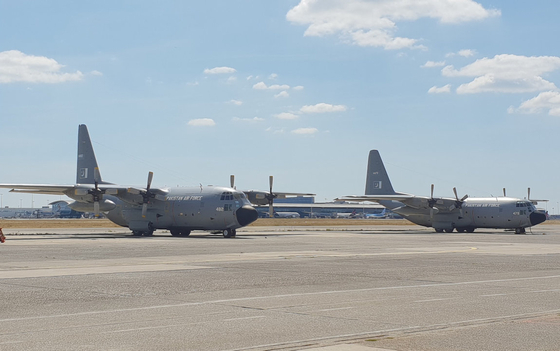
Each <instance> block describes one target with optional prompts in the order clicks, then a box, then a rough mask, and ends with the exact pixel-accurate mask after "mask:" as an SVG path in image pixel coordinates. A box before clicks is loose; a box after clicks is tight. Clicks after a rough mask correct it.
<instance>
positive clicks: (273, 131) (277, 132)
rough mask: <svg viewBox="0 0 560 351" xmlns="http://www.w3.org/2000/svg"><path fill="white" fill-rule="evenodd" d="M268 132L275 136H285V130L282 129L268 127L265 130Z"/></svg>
mask: <svg viewBox="0 0 560 351" xmlns="http://www.w3.org/2000/svg"><path fill="white" fill-rule="evenodd" d="M265 131H266V132H272V133H273V134H283V133H284V128H282V129H274V128H272V127H268V128H266V129H265Z"/></svg>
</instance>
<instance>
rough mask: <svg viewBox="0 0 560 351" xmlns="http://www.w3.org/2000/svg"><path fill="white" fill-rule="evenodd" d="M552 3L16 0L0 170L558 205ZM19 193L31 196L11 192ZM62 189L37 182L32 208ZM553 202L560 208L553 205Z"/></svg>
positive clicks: (9, 5)
mask: <svg viewBox="0 0 560 351" xmlns="http://www.w3.org/2000/svg"><path fill="white" fill-rule="evenodd" d="M558 13H560V3H558V2H554V1H533V2H511V1H471V0H456V1H453V2H449V1H444V0H427V1H423V2H417V1H414V0H399V1H389V0H383V1H382V0H377V1H365V0H361V1H358V0H327V1H312V0H302V1H299V0H279V1H259V0H254V1H203V2H198V1H197V2H194V1H158V2H152V1H78V2H77V1H48V2H41V1H17V2H16V1H1V0H0V31H1V33H3V35H2V36H1V39H0V130H1V131H2V138H1V141H2V147H1V148H0V160H1V163H0V164H1V167H0V182H3V183H53V184H73V183H74V181H75V162H76V138H77V129H78V124H81V123H85V124H87V125H88V128H89V131H90V135H91V137H92V140H93V143H94V148H95V150H96V154H97V159H98V162H99V164H100V168H101V173H102V176H103V178H104V180H106V181H110V182H114V183H121V184H135V185H141V184H144V183H145V181H146V177H147V173H148V171H154V173H155V176H154V185H155V186H176V185H181V186H191V185H198V184H203V185H209V184H212V185H227V184H228V183H229V175H230V174H235V175H236V184H237V187H238V188H239V189H247V190H248V189H261V190H265V189H267V187H268V176H269V175H274V176H275V189H276V190H278V191H300V192H313V193H316V194H317V201H325V199H326V200H332V199H333V198H335V197H338V196H343V195H351V194H362V193H363V191H364V187H365V171H366V159H367V154H368V151H369V150H370V149H379V150H380V152H381V155H382V157H383V159H384V161H385V164H386V167H387V169H388V171H389V175H390V177H391V180H392V182H393V186H394V188H395V189H397V190H399V191H403V192H408V193H413V194H416V195H429V190H430V184H432V183H434V184H435V188H436V191H435V195H437V196H452V195H453V193H452V188H453V187H454V186H455V187H457V188H458V190H459V193H461V194H463V193H468V194H469V195H471V196H490V195H495V196H496V195H501V193H502V188H504V187H505V188H507V192H508V195H510V196H517V197H524V196H526V193H527V188H528V187H531V195H532V197H533V198H545V199H549V200H550V202H549V203H548V204H547V205H545V204H541V206H542V207H545V206H546V207H547V208H548V210H549V212H554V213H557V212H558V202H559V201H560V187H559V185H558V177H557V175H558V174H560V167H559V164H558V162H557V161H556V159H555V154H556V151H557V147H558V145H559V144H560V141H559V139H558V132H559V129H560V92H559V90H558V87H557V84H560V48H559V47H558V45H556V42H557V37H558V34H559V32H560V24H559V23H558V21H557V14H558ZM0 194H3V195H2V203H3V205H4V206H13V207H18V206H20V204H22V205H23V206H24V207H28V206H31V195H27V194H10V193H8V191H7V190H5V189H2V190H0ZM54 200H57V198H53V197H52V196H51V197H44V196H37V195H35V196H34V197H33V201H34V205H35V206H39V205H46V204H47V201H54ZM552 208H555V209H554V211H553V210H552Z"/></svg>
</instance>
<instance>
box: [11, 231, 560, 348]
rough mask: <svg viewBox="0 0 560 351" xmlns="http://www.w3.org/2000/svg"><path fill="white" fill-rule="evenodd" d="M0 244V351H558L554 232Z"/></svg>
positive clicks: (101, 234)
mask: <svg viewBox="0 0 560 351" xmlns="http://www.w3.org/2000/svg"><path fill="white" fill-rule="evenodd" d="M4 232H5V233H7V234H8V241H7V242H6V243H5V244H2V245H0V257H1V264H0V350H2V351H7V350H101V349H102V350H277V349H288V350H295V349H304V348H311V349H314V350H315V349H319V350H322V349H323V347H326V348H325V350H335V349H339V350H360V351H363V350H370V349H373V348H382V349H389V350H498V351H499V350H558V349H559V346H558V345H560V226H550V225H541V226H537V227H535V228H533V233H534V234H533V235H531V234H529V235H515V234H513V233H511V232H504V231H495V230H488V231H477V232H475V233H474V234H459V233H452V234H446V233H443V234H436V233H433V232H432V231H431V230H429V229H423V228H420V227H416V226H376V227H371V228H369V229H368V228H352V227H349V228H328V229H326V228H296V227H293V228H276V229H275V228H264V227H249V228H245V229H243V230H240V231H239V232H238V237H237V238H236V239H224V238H222V237H221V236H216V235H209V234H204V233H193V235H192V236H191V237H189V238H173V237H170V236H169V235H168V234H163V233H159V232H156V234H157V235H155V236H154V237H149V238H144V237H141V238H136V237H132V236H129V235H128V234H126V235H125V233H126V231H122V230H119V229H111V230H109V229H107V230H100V229H96V230H95V231H83V230H82V231H78V230H60V231H58V230H53V229H49V230H39V232H49V233H54V234H50V235H17V236H14V235H9V234H10V230H9V229H5V230H4ZM24 232H25V233H26V234H31V233H32V232H33V230H30V231H23V230H19V233H24ZM341 344H342V345H343V346H340V345H341ZM337 345H338V346H337ZM350 345H351V346H350Z"/></svg>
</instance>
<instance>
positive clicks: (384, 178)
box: [365, 150, 397, 195]
mask: <svg viewBox="0 0 560 351" xmlns="http://www.w3.org/2000/svg"><path fill="white" fill-rule="evenodd" d="M395 194H397V193H396V192H395V190H393V186H392V185H391V181H390V180H389V176H388V175H387V171H386V170H385V166H384V165H383V161H382V160H381V155H379V151H377V150H371V151H370V152H369V158H368V169H367V178H366V192H365V195H395Z"/></svg>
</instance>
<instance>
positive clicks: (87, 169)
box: [76, 124, 103, 184]
mask: <svg viewBox="0 0 560 351" xmlns="http://www.w3.org/2000/svg"><path fill="white" fill-rule="evenodd" d="M96 173H97V174H96ZM95 181H97V182H98V183H103V181H102V180H101V173H99V167H98V166H97V160H96V159H95V153H94V152H93V146H92V145H91V139H90V138H89V133H88V129H87V126H86V125H85V124H80V126H79V127H78V166H77V171H76V184H95Z"/></svg>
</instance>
